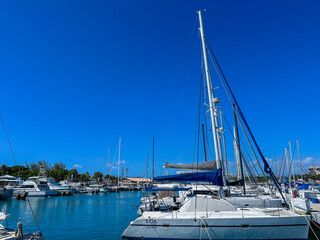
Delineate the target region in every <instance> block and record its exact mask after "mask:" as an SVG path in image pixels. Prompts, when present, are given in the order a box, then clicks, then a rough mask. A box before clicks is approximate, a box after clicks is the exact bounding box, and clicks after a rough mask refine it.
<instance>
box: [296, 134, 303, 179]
mask: <svg viewBox="0 0 320 240" xmlns="http://www.w3.org/2000/svg"><path fill="white" fill-rule="evenodd" d="M297 147H298V154H299V161H300V170H301V179H302V182H303V172H302V165H301V157H300V148H299V140H298V139H297Z"/></svg>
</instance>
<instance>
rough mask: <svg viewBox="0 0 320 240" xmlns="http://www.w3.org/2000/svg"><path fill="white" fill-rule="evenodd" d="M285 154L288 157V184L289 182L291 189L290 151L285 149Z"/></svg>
mask: <svg viewBox="0 0 320 240" xmlns="http://www.w3.org/2000/svg"><path fill="white" fill-rule="evenodd" d="M284 153H285V156H286V161H287V170H288V182H289V188H291V174H290V161H289V156H288V149H287V148H285V149H284Z"/></svg>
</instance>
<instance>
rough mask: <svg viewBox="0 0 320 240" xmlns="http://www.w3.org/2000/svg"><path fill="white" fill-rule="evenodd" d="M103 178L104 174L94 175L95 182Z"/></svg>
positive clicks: (97, 173)
mask: <svg viewBox="0 0 320 240" xmlns="http://www.w3.org/2000/svg"><path fill="white" fill-rule="evenodd" d="M102 178H103V174H102V173H101V172H95V173H94V175H93V179H94V180H99V179H102Z"/></svg>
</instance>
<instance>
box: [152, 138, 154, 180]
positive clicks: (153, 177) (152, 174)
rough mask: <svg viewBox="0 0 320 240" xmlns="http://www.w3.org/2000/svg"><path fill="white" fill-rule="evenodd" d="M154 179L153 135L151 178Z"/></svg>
mask: <svg viewBox="0 0 320 240" xmlns="http://www.w3.org/2000/svg"><path fill="white" fill-rule="evenodd" d="M153 179H154V137H153V141H152V180H153Z"/></svg>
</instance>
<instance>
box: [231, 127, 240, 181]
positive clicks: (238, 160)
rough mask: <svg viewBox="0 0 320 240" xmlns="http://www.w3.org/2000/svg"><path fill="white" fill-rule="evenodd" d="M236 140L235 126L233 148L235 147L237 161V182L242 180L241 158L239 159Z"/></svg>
mask: <svg viewBox="0 0 320 240" xmlns="http://www.w3.org/2000/svg"><path fill="white" fill-rule="evenodd" d="M236 139H237V134H236V127H235V126H233V147H234V157H235V160H236V173H237V180H240V179H241V171H240V157H239V147H238V144H237V140H236Z"/></svg>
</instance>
